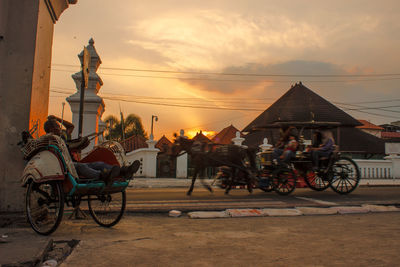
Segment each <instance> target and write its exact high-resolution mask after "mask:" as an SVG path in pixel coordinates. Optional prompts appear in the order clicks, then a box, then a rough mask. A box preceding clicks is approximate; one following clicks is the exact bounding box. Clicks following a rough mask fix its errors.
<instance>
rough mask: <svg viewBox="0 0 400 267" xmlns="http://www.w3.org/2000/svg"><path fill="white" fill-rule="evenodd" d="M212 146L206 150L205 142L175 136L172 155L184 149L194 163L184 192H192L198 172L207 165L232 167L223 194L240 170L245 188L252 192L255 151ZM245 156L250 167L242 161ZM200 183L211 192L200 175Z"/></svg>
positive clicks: (226, 146) (228, 146) (234, 146)
mask: <svg viewBox="0 0 400 267" xmlns="http://www.w3.org/2000/svg"><path fill="white" fill-rule="evenodd" d="M214 146H215V145H211V148H210V149H209V150H208V151H206V149H205V144H201V143H198V142H195V141H194V140H191V139H187V138H184V137H180V136H179V137H176V139H175V141H174V144H173V147H172V155H173V156H175V157H177V156H178V155H179V153H181V152H182V151H185V152H186V153H188V155H190V156H191V162H192V164H193V165H194V174H193V178H192V184H191V185H190V188H189V190H188V191H187V193H186V194H187V195H189V196H190V195H191V194H192V191H193V188H194V183H195V181H196V178H197V175H198V174H199V173H200V172H202V171H203V170H205V169H206V168H207V167H221V166H228V167H230V168H231V169H232V172H231V173H232V175H231V177H230V180H229V181H230V182H229V184H228V186H227V187H226V190H225V194H229V191H230V190H231V188H232V184H233V180H234V178H235V177H236V175H237V174H238V173H239V172H241V174H242V176H244V177H245V179H246V183H247V189H248V191H249V192H250V193H252V190H253V189H252V170H255V169H256V168H255V153H254V152H253V151H252V150H250V149H245V148H243V147H240V146H237V145H219V146H217V147H216V148H214ZM246 158H247V159H248V160H249V162H250V167H248V166H246V165H245V163H244V160H245V159H246ZM243 174H244V175H243ZM201 183H202V184H203V186H204V187H205V188H207V189H208V190H209V191H210V192H213V190H212V188H211V186H210V185H208V184H205V183H204V181H203V177H201Z"/></svg>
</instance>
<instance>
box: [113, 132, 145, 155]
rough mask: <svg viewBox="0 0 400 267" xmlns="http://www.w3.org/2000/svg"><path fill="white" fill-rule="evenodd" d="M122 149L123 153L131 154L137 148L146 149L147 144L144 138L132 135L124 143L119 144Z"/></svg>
mask: <svg viewBox="0 0 400 267" xmlns="http://www.w3.org/2000/svg"><path fill="white" fill-rule="evenodd" d="M120 143H121V145H122V147H123V148H124V149H125V152H126V153H128V152H131V151H133V150H136V149H139V148H148V147H149V146H148V144H147V143H146V138H144V137H143V136H139V135H133V136H131V137H129V138H127V139H125V140H124V141H121V142H120Z"/></svg>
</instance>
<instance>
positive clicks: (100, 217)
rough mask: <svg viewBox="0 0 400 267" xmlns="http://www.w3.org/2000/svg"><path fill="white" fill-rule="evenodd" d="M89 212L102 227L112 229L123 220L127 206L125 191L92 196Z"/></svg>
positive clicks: (89, 199) (89, 200)
mask: <svg viewBox="0 0 400 267" xmlns="http://www.w3.org/2000/svg"><path fill="white" fill-rule="evenodd" d="M88 204H89V212H90V215H91V216H92V217H93V220H94V221H95V222H96V223H98V224H99V225H101V226H104V227H111V226H114V225H116V224H117V223H118V222H119V221H120V220H121V218H122V215H123V214H124V211H125V206H126V193H125V191H122V192H116V193H112V194H100V195H90V196H89V197H88Z"/></svg>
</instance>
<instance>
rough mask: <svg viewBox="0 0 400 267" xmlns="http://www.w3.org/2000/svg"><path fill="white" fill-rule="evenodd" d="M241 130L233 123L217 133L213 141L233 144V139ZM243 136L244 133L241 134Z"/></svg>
mask: <svg viewBox="0 0 400 267" xmlns="http://www.w3.org/2000/svg"><path fill="white" fill-rule="evenodd" d="M237 132H240V131H239V130H238V129H237V128H236V127H235V126H233V125H232V124H231V125H230V126H228V127H226V128H224V129H222V130H221V131H220V132H219V133H217V134H216V135H215V136H214V137H213V138H212V139H211V141H212V142H214V143H215V144H222V145H227V144H232V139H233V138H235V137H236V133H237ZM241 137H243V136H242V134H241Z"/></svg>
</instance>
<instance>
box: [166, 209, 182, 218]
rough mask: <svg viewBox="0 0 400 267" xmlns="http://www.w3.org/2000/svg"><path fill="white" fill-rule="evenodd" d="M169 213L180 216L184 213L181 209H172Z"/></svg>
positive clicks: (172, 215) (171, 215)
mask: <svg viewBox="0 0 400 267" xmlns="http://www.w3.org/2000/svg"><path fill="white" fill-rule="evenodd" d="M168 214H169V216H170V217H179V216H181V215H182V212H181V211H180V210H170V211H169V213H168Z"/></svg>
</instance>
